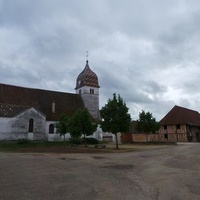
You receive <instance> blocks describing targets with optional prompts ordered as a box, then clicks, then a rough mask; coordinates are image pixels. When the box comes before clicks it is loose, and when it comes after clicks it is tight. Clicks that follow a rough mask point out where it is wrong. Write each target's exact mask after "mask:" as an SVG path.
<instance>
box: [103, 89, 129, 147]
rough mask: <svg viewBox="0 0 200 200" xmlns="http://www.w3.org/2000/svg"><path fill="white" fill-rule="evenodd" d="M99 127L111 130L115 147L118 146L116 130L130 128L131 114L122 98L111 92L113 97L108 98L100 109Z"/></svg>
mask: <svg viewBox="0 0 200 200" xmlns="http://www.w3.org/2000/svg"><path fill="white" fill-rule="evenodd" d="M100 113H101V117H102V122H101V128H102V130H103V131H105V132H111V133H113V134H114V135H115V139H116V149H119V147H118V139H117V133H118V132H124V133H125V132H127V131H128V130H129V128H130V123H131V116H130V114H129V113H128V108H127V106H126V103H125V102H124V101H123V99H122V98H121V97H120V95H118V97H116V94H115V93H114V94H113V99H109V100H108V102H107V104H106V105H105V106H104V107H102V109H101V111H100Z"/></svg>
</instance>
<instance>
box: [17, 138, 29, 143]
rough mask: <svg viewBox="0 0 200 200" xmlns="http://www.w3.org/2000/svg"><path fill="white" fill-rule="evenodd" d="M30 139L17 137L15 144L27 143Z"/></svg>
mask: <svg viewBox="0 0 200 200" xmlns="http://www.w3.org/2000/svg"><path fill="white" fill-rule="evenodd" d="M29 142H30V141H28V140H27V139H19V140H17V144H28V143H29Z"/></svg>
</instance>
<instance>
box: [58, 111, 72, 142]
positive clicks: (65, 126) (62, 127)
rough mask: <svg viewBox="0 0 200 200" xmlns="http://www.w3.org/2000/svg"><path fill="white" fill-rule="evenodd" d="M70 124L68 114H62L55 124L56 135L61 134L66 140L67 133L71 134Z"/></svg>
mask: <svg viewBox="0 0 200 200" xmlns="http://www.w3.org/2000/svg"><path fill="white" fill-rule="evenodd" d="M69 122H70V117H69V116H67V115H66V114H62V115H61V116H60V118H59V121H58V122H57V123H56V124H55V126H56V133H59V134H60V136H64V140H65V135H66V133H69Z"/></svg>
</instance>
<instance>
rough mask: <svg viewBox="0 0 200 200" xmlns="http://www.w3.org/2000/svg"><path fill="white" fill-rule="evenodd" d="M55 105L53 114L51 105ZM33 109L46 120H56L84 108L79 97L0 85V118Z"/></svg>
mask: <svg viewBox="0 0 200 200" xmlns="http://www.w3.org/2000/svg"><path fill="white" fill-rule="evenodd" d="M53 102H54V103H55V113H53V112H52V103H53ZM30 107H34V108H36V109H38V110H39V111H41V112H42V113H44V114H45V115H46V119H47V120H52V121H54V120H58V118H59V116H60V115H61V114H62V113H66V114H69V115H71V114H73V113H74V112H75V111H76V110H78V109H83V108H84V103H83V100H82V98H81V96H80V95H77V94H71V93H64V92H55V91H49V90H41V89H32V88H24V87H18V86H11V85H6V84H0V116H1V117H12V116H14V115H16V114H17V113H18V112H21V111H23V110H25V109H27V108H30Z"/></svg>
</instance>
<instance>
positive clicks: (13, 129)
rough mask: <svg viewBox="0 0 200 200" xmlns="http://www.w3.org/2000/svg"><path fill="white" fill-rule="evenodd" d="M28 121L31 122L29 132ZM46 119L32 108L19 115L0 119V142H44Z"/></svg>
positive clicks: (45, 137)
mask: <svg viewBox="0 0 200 200" xmlns="http://www.w3.org/2000/svg"><path fill="white" fill-rule="evenodd" d="M30 120H32V121H33V130H31V131H30V132H29V126H30ZM45 122H46V117H45V116H44V115H43V114H42V113H41V112H39V111H38V110H36V109H34V108H30V109H27V110H25V111H23V112H21V113H20V114H18V115H16V116H14V117H12V118H8V117H1V118H0V127H1V130H0V140H17V139H31V140H46V139H47V134H46V133H45Z"/></svg>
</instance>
